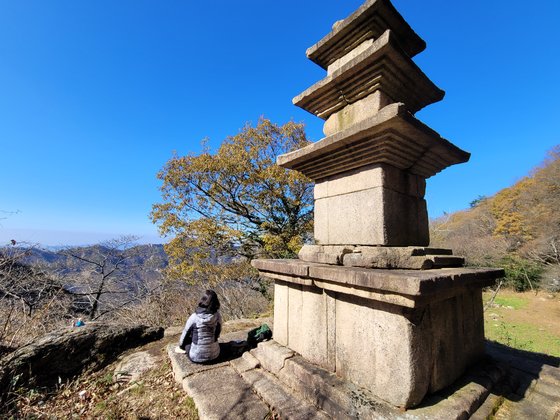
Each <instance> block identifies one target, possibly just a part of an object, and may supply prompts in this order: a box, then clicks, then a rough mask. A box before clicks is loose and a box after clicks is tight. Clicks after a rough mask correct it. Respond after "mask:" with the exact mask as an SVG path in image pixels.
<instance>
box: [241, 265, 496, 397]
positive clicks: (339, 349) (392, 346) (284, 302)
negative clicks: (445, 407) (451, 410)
mask: <svg viewBox="0 0 560 420" xmlns="http://www.w3.org/2000/svg"><path fill="white" fill-rule="evenodd" d="M252 263H253V265H254V266H255V267H256V268H257V269H258V270H259V271H260V273H261V275H262V276H265V277H268V278H271V279H274V281H275V289H274V293H275V295H274V338H275V340H276V341H277V342H278V343H279V344H280V345H282V346H286V347H287V348H289V349H291V350H293V351H295V352H297V353H298V354H300V355H301V356H302V357H303V358H305V359H306V360H307V361H309V362H311V363H313V364H315V365H317V366H319V367H321V368H323V369H325V370H327V371H329V372H332V373H335V374H336V375H337V376H338V377H340V378H341V379H343V380H345V381H349V382H352V383H354V384H356V385H358V386H361V387H362V388H364V389H367V390H369V391H370V392H371V393H372V394H373V395H375V396H376V397H377V398H379V399H382V400H384V401H386V402H388V403H389V404H392V405H393V406H395V407H403V408H410V407H414V406H417V405H418V404H420V403H421V402H422V401H423V399H424V398H425V397H426V396H427V395H429V394H432V393H434V392H437V391H439V390H441V389H443V388H445V387H447V386H449V385H451V384H452V383H453V382H455V381H456V380H457V379H458V378H459V377H460V376H461V375H462V374H463V373H464V372H465V370H466V369H467V368H468V367H469V366H471V365H473V364H475V363H476V362H477V361H478V360H479V359H480V358H481V357H482V356H483V353H484V344H483V342H484V322H483V311H482V288H483V287H486V286H489V285H492V284H494V282H495V279H496V278H498V277H501V276H502V275H503V270H501V269H477V270H473V269H464V268H444V269H437V270H422V271H419V270H379V269H364V268H355V267H341V266H334V265H326V264H315V263H307V262H303V261H300V260H254V261H253V262H252Z"/></svg>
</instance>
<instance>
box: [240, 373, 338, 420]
mask: <svg viewBox="0 0 560 420" xmlns="http://www.w3.org/2000/svg"><path fill="white" fill-rule="evenodd" d="M240 375H241V377H242V378H243V379H244V380H245V381H246V382H247V384H248V385H250V386H251V387H252V388H253V389H254V390H255V391H256V393H257V394H258V395H259V396H260V397H261V398H262V399H263V400H264V401H265V402H266V403H267V404H269V405H270V406H271V407H273V408H274V411H275V412H277V413H278V414H279V415H280V417H281V418H283V419H287V420H306V419H317V420H327V419H331V418H332V417H330V416H329V415H327V414H326V413H325V412H323V411H322V410H319V409H318V408H317V407H315V406H314V405H313V404H311V403H309V402H307V401H306V400H305V399H302V398H301V396H300V395H297V394H296V393H295V392H294V391H293V390H292V389H290V388H289V387H288V386H286V385H285V384H284V383H283V382H281V381H280V380H279V379H278V378H277V377H275V376H274V375H273V374H271V373H270V372H267V371H266V370H264V369H261V368H255V369H250V370H247V371H244V372H240ZM247 418H252V417H247Z"/></svg>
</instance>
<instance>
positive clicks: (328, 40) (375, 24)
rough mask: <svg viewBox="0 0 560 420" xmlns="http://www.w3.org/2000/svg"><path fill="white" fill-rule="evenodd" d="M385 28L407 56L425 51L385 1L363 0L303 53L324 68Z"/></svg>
mask: <svg viewBox="0 0 560 420" xmlns="http://www.w3.org/2000/svg"><path fill="white" fill-rule="evenodd" d="M387 29H391V30H392V31H394V32H395V33H396V34H397V37H398V39H399V43H400V44H401V46H402V48H403V50H404V51H405V52H406V54H408V55H409V56H410V57H414V56H415V55H416V54H418V53H420V52H421V51H423V50H424V49H425V48H426V43H425V42H424V41H423V40H422V38H420V37H419V36H418V35H417V34H416V33H415V32H414V31H413V30H412V28H411V27H410V26H409V25H408V23H406V21H405V20H404V18H403V17H402V16H401V15H400V13H399V12H398V11H397V10H396V9H395V7H394V6H393V5H392V4H391V2H390V1H389V0H367V1H366V2H365V3H364V4H363V5H362V6H360V7H359V8H358V10H356V11H355V12H354V13H352V14H351V15H350V16H348V17H347V18H346V19H344V20H343V21H341V22H337V23H336V24H335V25H333V30H332V31H331V32H330V33H328V34H327V35H326V36H325V37H324V38H323V39H321V40H320V41H319V42H318V43H317V44H315V45H313V46H312V47H310V48H309V49H308V50H307V57H308V58H309V59H310V60H312V61H313V62H314V63H316V64H318V65H319V66H321V67H323V68H324V69H327V67H328V66H329V65H330V64H332V63H333V62H334V61H336V60H338V59H339V58H341V57H343V56H344V55H346V54H348V53H349V52H350V51H352V50H353V49H354V48H356V47H357V46H358V45H360V44H361V43H362V42H364V41H366V40H368V39H376V38H378V37H380V36H381V35H382V34H383V33H384V32H385V31H386V30H387Z"/></svg>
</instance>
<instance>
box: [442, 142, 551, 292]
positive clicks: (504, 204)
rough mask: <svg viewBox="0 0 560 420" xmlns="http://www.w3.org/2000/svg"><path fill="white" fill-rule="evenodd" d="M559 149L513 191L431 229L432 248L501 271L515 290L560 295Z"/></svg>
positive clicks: (482, 200)
mask: <svg viewBox="0 0 560 420" xmlns="http://www.w3.org/2000/svg"><path fill="white" fill-rule="evenodd" d="M559 208H560V146H556V147H555V148H554V149H552V150H551V151H550V152H548V155H547V157H546V159H545V160H544V161H543V163H542V164H541V165H540V166H539V167H537V168H535V169H534V170H533V171H532V172H531V173H530V174H529V175H527V176H526V177H524V178H523V179H521V180H519V181H518V182H517V183H515V184H514V185H513V186H511V187H509V188H505V189H503V190H501V191H499V192H498V193H497V194H496V195H494V196H492V197H482V196H481V197H479V198H477V199H476V200H474V201H473V202H472V203H471V208H470V209H468V210H464V211H459V212H456V213H453V214H446V215H444V216H442V217H440V218H438V219H436V220H433V221H432V223H431V238H432V245H433V246H442V247H447V248H452V249H453V250H454V253H455V254H457V255H463V256H465V257H466V261H467V264H468V265H470V266H502V267H504V268H505V269H506V276H507V277H506V280H505V281H506V284H508V285H510V286H512V287H514V288H515V289H516V290H527V289H532V288H536V287H538V285H539V284H541V286H542V287H545V288H548V289H551V290H560V281H559V279H560V211H559Z"/></svg>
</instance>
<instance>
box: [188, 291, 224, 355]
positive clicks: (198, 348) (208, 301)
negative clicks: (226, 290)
mask: <svg viewBox="0 0 560 420" xmlns="http://www.w3.org/2000/svg"><path fill="white" fill-rule="evenodd" d="M218 309H220V301H219V300H218V295H216V292H214V291H213V290H206V292H205V293H204V295H202V298H201V299H200V302H199V303H198V307H197V308H196V311H195V312H194V313H193V314H192V315H191V316H190V317H189V319H188V320H187V323H186V324H185V328H184V329H183V333H182V334H181V338H180V339H179V348H180V349H181V350H185V349H186V347H187V346H188V345H189V344H190V349H189V353H188V355H189V358H190V359H191V360H192V361H193V362H195V363H204V362H210V361H212V360H215V359H217V358H218V356H219V355H220V345H219V344H218V337H219V336H220V332H221V330H222V315H221V314H220V312H218Z"/></svg>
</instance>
